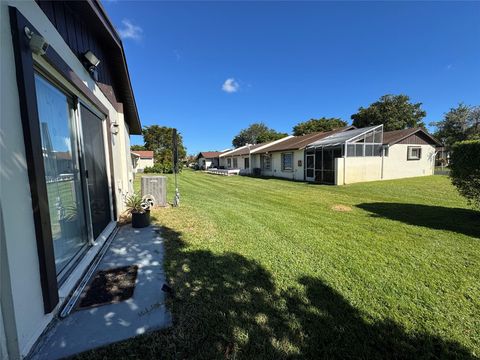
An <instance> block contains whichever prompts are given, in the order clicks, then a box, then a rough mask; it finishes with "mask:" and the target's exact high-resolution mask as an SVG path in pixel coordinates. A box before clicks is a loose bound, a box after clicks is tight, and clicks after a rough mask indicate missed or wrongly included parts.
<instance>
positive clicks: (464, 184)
mask: <svg viewBox="0 0 480 360" xmlns="http://www.w3.org/2000/svg"><path fill="white" fill-rule="evenodd" d="M450 169H451V171H450V177H451V178H452V183H453V185H455V186H456V187H457V189H458V191H459V192H460V194H462V196H465V197H466V198H467V200H468V203H469V204H471V205H473V206H475V207H477V208H479V209H480V140H468V141H461V142H458V143H456V144H454V145H453V147H452V155H451V162H450Z"/></svg>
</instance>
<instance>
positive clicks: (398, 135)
mask: <svg viewBox="0 0 480 360" xmlns="http://www.w3.org/2000/svg"><path fill="white" fill-rule="evenodd" d="M417 132H422V133H423V134H424V135H426V136H427V137H428V138H430V140H432V142H433V143H435V144H436V145H441V142H440V141H438V140H437V139H435V138H434V137H433V136H432V135H430V134H429V133H428V132H427V131H425V129H423V128H419V127H417V128H409V129H402V130H392V131H386V132H384V133H383V143H384V144H385V145H387V144H388V145H393V144H396V143H397V142H399V141H402V140H403V139H405V138H407V137H409V136H411V135H413V134H415V133H417Z"/></svg>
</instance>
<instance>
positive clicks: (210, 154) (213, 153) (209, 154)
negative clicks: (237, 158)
mask: <svg viewBox="0 0 480 360" xmlns="http://www.w3.org/2000/svg"><path fill="white" fill-rule="evenodd" d="M220 154H222V151H202V152H200V153H199V154H198V156H197V158H201V157H203V158H207V159H210V158H216V157H219V156H220Z"/></svg>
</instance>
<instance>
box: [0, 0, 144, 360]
mask: <svg viewBox="0 0 480 360" xmlns="http://www.w3.org/2000/svg"><path fill="white" fill-rule="evenodd" d="M0 26H1V44H2V49H1V52H0V64H1V91H0V92H1V94H2V96H1V100H0V101H1V104H0V117H1V122H0V153H1V154H2V156H1V160H0V161H1V165H0V194H1V196H0V246H1V248H0V267H1V269H0V310H1V311H0V358H2V360H3V359H20V358H23V357H25V356H26V355H27V354H28V353H29V351H30V350H31V349H32V346H33V345H34V344H35V342H36V341H37V339H38V338H39V336H40V334H42V332H43V331H44V330H45V329H46V327H47V326H48V324H49V323H50V321H51V320H52V319H53V318H54V317H55V316H56V315H57V313H58V312H59V309H60V308H61V307H62V305H63V304H64V303H65V301H66V299H67V297H68V296H69V294H70V293H71V292H72V290H73V289H74V288H75V286H76V284H77V282H78V281H79V279H80V278H81V276H82V274H83V273H84V272H85V271H86V270H87V269H88V267H89V265H90V264H91V262H92V260H93V259H94V257H95V256H96V255H97V253H98V252H99V250H100V249H101V248H102V244H103V243H104V242H105V240H106V239H107V237H108V236H109V235H110V234H111V233H112V232H113V231H114V229H115V227H116V226H117V225H116V220H117V218H118V214H119V213H120V212H121V211H122V210H123V207H124V205H123V199H124V197H125V196H126V195H127V194H128V193H129V192H131V191H132V190H133V188H132V185H133V184H132V182H131V181H132V178H133V175H132V163H131V158H130V139H129V135H130V134H141V124H140V121H139V117H138V112H137V108H136V104H135V98H134V95H133V91H132V87H131V84H130V79H129V73H128V69H127V65H126V60H125V53H124V50H123V46H122V42H121V40H120V37H119V36H118V34H117V32H116V30H115V28H114V26H113V25H112V23H111V22H110V20H109V18H108V16H107V15H106V13H105V10H104V8H103V7H102V5H101V3H100V2H99V1H97V0H92V1H81V2H80V1H78V2H69V1H42V0H37V1H33V0H28V1H27V0H25V1H14V0H4V1H1V2H0ZM94 244H95V245H94ZM85 335H86V336H88V334H85Z"/></svg>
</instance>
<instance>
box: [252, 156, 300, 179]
mask: <svg viewBox="0 0 480 360" xmlns="http://www.w3.org/2000/svg"><path fill="white" fill-rule="evenodd" d="M288 152H293V170H292V171H282V153H288ZM271 155H272V169H271V170H270V171H267V170H263V169H262V175H263V176H275V177H281V178H285V179H290V180H300V181H303V180H304V165H305V164H304V152H303V150H295V151H282V152H274V153H271ZM257 161H258V162H260V160H257ZM299 161H301V166H298V162H299Z"/></svg>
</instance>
